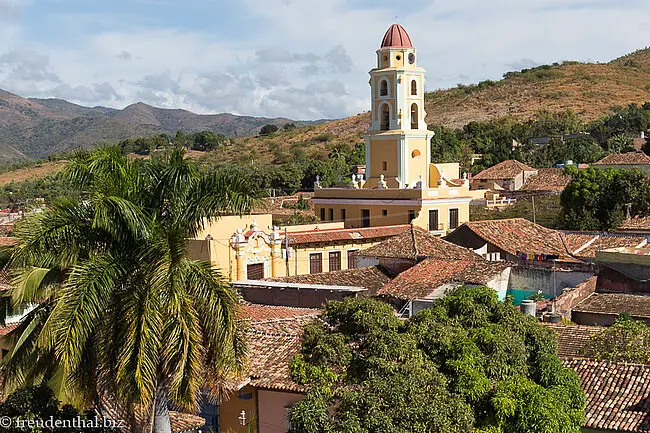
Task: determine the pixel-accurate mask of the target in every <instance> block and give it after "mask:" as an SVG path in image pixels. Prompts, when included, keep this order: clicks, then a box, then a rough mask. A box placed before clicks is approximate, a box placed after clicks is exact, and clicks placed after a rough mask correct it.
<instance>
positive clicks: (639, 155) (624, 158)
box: [593, 152, 650, 165]
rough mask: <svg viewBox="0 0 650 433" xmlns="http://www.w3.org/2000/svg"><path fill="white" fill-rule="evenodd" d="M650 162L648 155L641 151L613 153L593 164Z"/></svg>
mask: <svg viewBox="0 0 650 433" xmlns="http://www.w3.org/2000/svg"><path fill="white" fill-rule="evenodd" d="M645 164H650V156H648V155H646V154H645V153H643V152H627V153H613V154H611V155H607V156H606V157H604V158H603V159H601V160H600V161H598V162H594V163H593V165H645Z"/></svg>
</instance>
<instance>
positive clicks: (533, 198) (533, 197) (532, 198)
mask: <svg viewBox="0 0 650 433" xmlns="http://www.w3.org/2000/svg"><path fill="white" fill-rule="evenodd" d="M530 198H531V200H532V201H533V224H537V221H535V196H534V195H533V196H531V197H530Z"/></svg>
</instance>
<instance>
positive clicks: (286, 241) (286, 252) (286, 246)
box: [284, 227, 289, 277]
mask: <svg viewBox="0 0 650 433" xmlns="http://www.w3.org/2000/svg"><path fill="white" fill-rule="evenodd" d="M284 257H285V260H284V261H285V263H286V265H287V277H288V276H289V235H288V234H287V228H286V227H285V228H284Z"/></svg>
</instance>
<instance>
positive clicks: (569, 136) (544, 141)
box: [528, 133, 589, 146]
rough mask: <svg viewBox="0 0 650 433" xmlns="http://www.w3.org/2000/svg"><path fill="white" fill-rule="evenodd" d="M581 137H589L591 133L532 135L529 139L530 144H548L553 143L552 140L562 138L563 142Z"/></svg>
mask: <svg viewBox="0 0 650 433" xmlns="http://www.w3.org/2000/svg"><path fill="white" fill-rule="evenodd" d="M581 137H589V134H585V133H582V134H564V135H553V136H544V137H530V138H529V139H528V144H531V145H533V146H547V145H549V144H551V140H560V141H562V142H564V141H567V140H573V139H576V138H581Z"/></svg>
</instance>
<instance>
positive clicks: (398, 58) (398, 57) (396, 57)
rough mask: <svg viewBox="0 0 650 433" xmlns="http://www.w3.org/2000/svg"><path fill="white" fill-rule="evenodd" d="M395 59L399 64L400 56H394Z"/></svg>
mask: <svg viewBox="0 0 650 433" xmlns="http://www.w3.org/2000/svg"><path fill="white" fill-rule="evenodd" d="M395 59H397V61H398V62H399V61H400V60H402V56H400V55H399V54H398V55H397V56H395Z"/></svg>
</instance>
